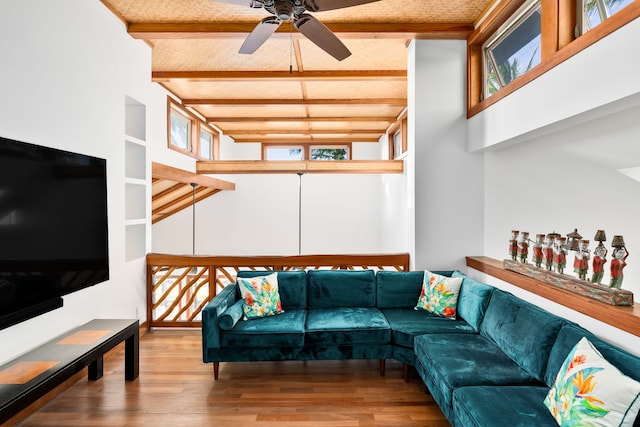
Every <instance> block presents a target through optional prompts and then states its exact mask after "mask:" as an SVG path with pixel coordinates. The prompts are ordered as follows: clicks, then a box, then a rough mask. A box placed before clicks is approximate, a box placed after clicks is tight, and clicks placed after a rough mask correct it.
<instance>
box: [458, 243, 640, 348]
mask: <svg viewBox="0 0 640 427" xmlns="http://www.w3.org/2000/svg"><path fill="white" fill-rule="evenodd" d="M467 266H468V267H471V268H473V269H474V270H478V271H480V272H482V273H486V274H488V275H490V276H493V277H495V278H497V279H500V280H503V281H505V282H508V283H511V284H512V285H514V286H517V287H519V288H522V289H524V290H526V291H529V292H531V293H533V294H536V295H539V296H541V297H543V298H546V299H548V300H550V301H553V302H555V303H558V304H560V305H563V306H565V307H568V308H570V309H572V310H575V311H578V312H580V313H582V314H585V315H587V316H589V317H592V318H594V319H597V320H600V321H601V322H604V323H607V324H609V325H611V326H614V327H616V328H618V329H621V330H623V331H626V332H629V333H630V334H633V335H636V336H640V304H638V303H635V304H634V305H633V306H615V305H610V304H606V303H604V302H600V301H597V300H595V299H593V298H589V297H586V296H583V295H579V294H575V293H573V292H570V291H567V290H564V289H561V288H558V287H556V286H553V285H550V284H548V283H544V282H540V281H539V280H536V279H534V278H531V277H528V276H524V275H522V274H519V273H516V272H515V271H511V270H507V269H505V268H504V267H503V265H502V261H499V260H497V259H494V258H490V257H485V256H469V257H467Z"/></svg>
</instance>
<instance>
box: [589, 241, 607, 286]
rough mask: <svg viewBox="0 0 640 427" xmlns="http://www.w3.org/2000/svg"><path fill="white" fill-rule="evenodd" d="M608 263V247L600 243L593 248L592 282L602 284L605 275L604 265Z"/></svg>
mask: <svg viewBox="0 0 640 427" xmlns="http://www.w3.org/2000/svg"><path fill="white" fill-rule="evenodd" d="M606 263H607V248H605V246H604V245H603V244H602V242H600V243H598V246H596V248H595V249H594V250H593V263H592V266H593V276H591V283H597V284H600V283H601V282H602V276H604V265H605V264H606Z"/></svg>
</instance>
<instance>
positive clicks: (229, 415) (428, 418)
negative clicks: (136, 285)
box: [18, 330, 449, 427]
mask: <svg viewBox="0 0 640 427" xmlns="http://www.w3.org/2000/svg"><path fill="white" fill-rule="evenodd" d="M201 345H202V344H201V336H200V331H199V330H154V331H152V332H150V333H148V334H146V335H144V336H143V337H142V338H141V341H140V376H139V378H138V379H137V380H136V381H133V382H125V381H124V380H123V379H122V378H123V370H124V352H123V351H119V352H118V353H116V354H115V355H114V356H112V357H111V358H109V359H107V360H106V361H105V365H104V376H103V378H102V379H100V380H98V381H86V377H85V378H83V379H81V380H80V381H78V382H77V383H75V384H74V385H73V386H71V387H70V388H69V389H67V390H66V391H64V392H62V393H61V394H60V395H58V396H57V397H55V398H54V399H53V400H52V401H51V402H49V403H47V404H46V405H44V406H43V407H42V408H40V410H38V412H36V413H34V414H32V415H31V416H29V417H28V418H26V419H25V420H24V421H23V422H22V423H20V424H18V425H19V426H24V427H56V426H64V427H74V426H83V427H93V426H96V427H107V426H109V427H111V426H127V427H129V426H131V427H138V426H141V427H145V426H153V427H156V426H158V425H162V426H163V427H171V426H177V427H183V426H188V427H197V426H203V427H204V426H216V427H225V426H229V427H238V426H252V425H255V426H260V427H271V426H273V427H283V426H284V427H289V426H290V427H373V426H379V427H384V426H394V427H396V426H403V427H414V426H415V427H417V426H420V427H447V426H449V423H448V422H447V420H446V419H445V417H444V415H443V414H442V412H441V411H440V409H439V408H438V406H437V405H436V404H435V403H434V402H433V399H432V397H431V396H430V395H429V394H427V393H426V392H425V387H424V384H423V383H422V381H421V380H420V379H419V377H418V375H417V374H416V373H415V372H413V375H412V379H411V381H410V382H409V383H405V382H404V380H403V379H402V365H401V364H400V363H398V362H395V361H391V360H389V361H387V369H386V375H385V376H384V377H381V376H380V375H379V373H378V361H376V360H370V361H367V360H348V361H307V362H303V361H290V362H255V363H253V362H252V363H222V364H221V365H220V379H219V380H218V381H214V379H213V368H212V366H211V365H210V364H204V363H202V348H201Z"/></svg>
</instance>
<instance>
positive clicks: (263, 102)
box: [182, 98, 407, 107]
mask: <svg viewBox="0 0 640 427" xmlns="http://www.w3.org/2000/svg"><path fill="white" fill-rule="evenodd" d="M182 103H183V104H184V105H186V106H192V105H193V106H197V105H213V106H220V105H224V106H228V107H233V106H241V107H245V106H253V105H260V106H271V105H390V106H400V107H404V106H406V105H407V99H406V98H358V99H352V98H343V99H315V98H314V99H300V98H292V99H283V98H269V99H262V98H254V99H237V98H218V99H215V98H195V99H183V100H182Z"/></svg>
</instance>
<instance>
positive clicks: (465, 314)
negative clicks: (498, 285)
mask: <svg viewBox="0 0 640 427" xmlns="http://www.w3.org/2000/svg"><path fill="white" fill-rule="evenodd" d="M451 277H462V287H461V288H460V295H459V296H458V316H460V317H462V318H463V319H464V320H466V321H467V323H468V324H469V325H471V327H473V329H475V330H476V331H479V330H480V324H481V323H482V319H484V315H485V313H486V311H487V307H488V306H489V299H490V298H491V293H492V292H493V290H494V289H495V288H494V287H493V286H489V285H487V284H484V283H481V282H478V281H477V280H474V279H472V278H471V277H468V276H466V275H464V274H462V273H461V272H459V271H454V272H453V274H452V275H451Z"/></svg>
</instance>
